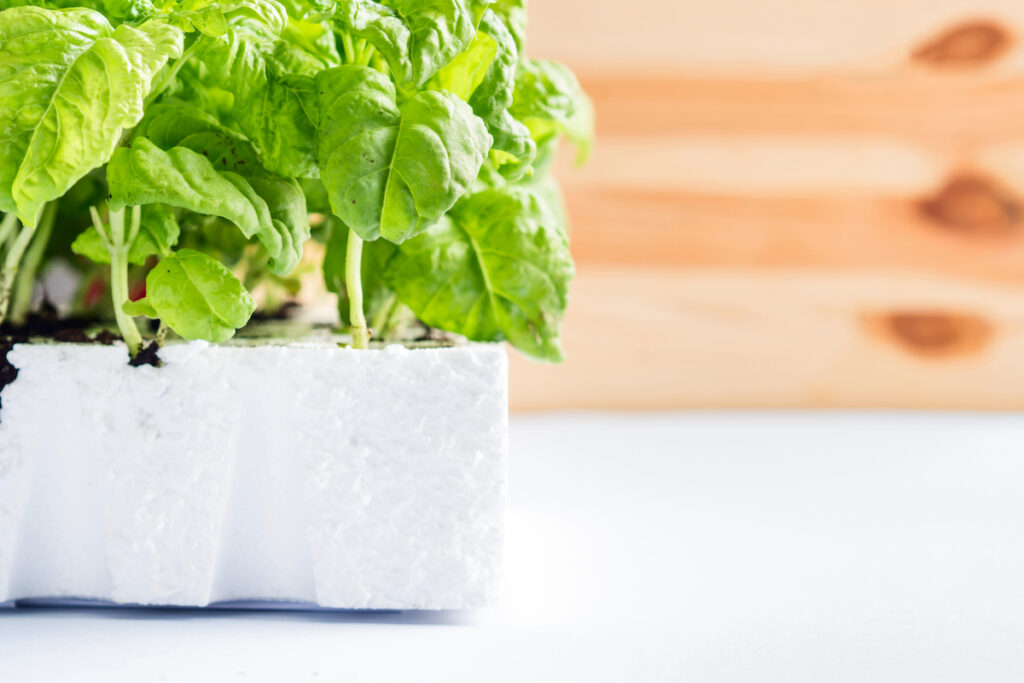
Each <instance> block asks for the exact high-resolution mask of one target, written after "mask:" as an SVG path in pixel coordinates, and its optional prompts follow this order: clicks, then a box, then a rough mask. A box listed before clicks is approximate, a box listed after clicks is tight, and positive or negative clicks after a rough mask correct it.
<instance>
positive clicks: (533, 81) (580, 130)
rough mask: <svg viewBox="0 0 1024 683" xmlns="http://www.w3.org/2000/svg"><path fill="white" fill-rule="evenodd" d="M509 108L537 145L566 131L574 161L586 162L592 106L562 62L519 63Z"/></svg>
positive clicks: (592, 119)
mask: <svg viewBox="0 0 1024 683" xmlns="http://www.w3.org/2000/svg"><path fill="white" fill-rule="evenodd" d="M509 111H510V113H511V114H512V115H513V116H514V117H515V118H516V119H518V120H520V121H522V122H523V123H525V124H526V126H527V128H529V129H530V133H531V134H532V136H533V139H534V140H535V141H536V143H537V145H538V147H541V146H543V145H544V144H546V143H547V142H549V141H551V140H552V139H555V138H557V137H558V136H559V135H561V134H562V133H566V134H568V135H569V137H570V139H572V141H573V143H574V144H575V145H576V147H577V150H578V155H577V156H578V158H577V161H578V162H580V163H582V162H583V161H586V158H587V156H589V153H590V148H591V145H592V143H593V138H594V111H593V105H592V104H591V103H590V99H589V98H588V97H587V95H586V93H584V92H583V89H582V88H581V87H580V84H579V81H577V80H576V76H575V75H573V73H572V71H570V70H569V69H568V68H567V67H566V66H565V65H563V64H559V63H558V62H552V61H549V60H536V59H531V60H526V61H524V62H521V63H520V64H519V69H518V73H517V74H516V84H515V93H514V95H513V101H512V106H511V107H510V109H509Z"/></svg>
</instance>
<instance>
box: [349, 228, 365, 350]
mask: <svg viewBox="0 0 1024 683" xmlns="http://www.w3.org/2000/svg"><path fill="white" fill-rule="evenodd" d="M362 263H363V240H361V239H359V235H357V234H356V231H355V230H353V229H351V228H349V231H348V246H347V248H346V250H345V291H347V292H348V316H349V327H350V328H351V329H352V346H354V347H355V348H357V349H365V348H368V347H369V345H370V331H369V330H368V329H367V328H366V316H365V315H364V314H363V278H362V273H361V266H362Z"/></svg>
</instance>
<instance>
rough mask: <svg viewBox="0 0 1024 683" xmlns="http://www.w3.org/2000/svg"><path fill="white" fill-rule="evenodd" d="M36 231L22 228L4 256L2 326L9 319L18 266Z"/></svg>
mask: <svg viewBox="0 0 1024 683" xmlns="http://www.w3.org/2000/svg"><path fill="white" fill-rule="evenodd" d="M33 232H34V230H33V229H32V228H30V227H28V226H24V225H23V226H21V230H20V231H19V232H18V234H17V236H16V237H15V238H14V241H13V242H11V245H10V247H9V249H8V250H7V254H6V255H5V256H4V264H3V268H0V325H2V324H3V322H4V320H6V319H7V307H8V306H9V305H10V303H11V289H13V287H14V277H15V276H16V275H17V274H18V265H19V264H20V263H21V257H22V256H23V255H24V253H25V249H27V248H28V243H29V242H31V241H32V233H33Z"/></svg>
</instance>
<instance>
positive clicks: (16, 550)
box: [0, 343, 508, 609]
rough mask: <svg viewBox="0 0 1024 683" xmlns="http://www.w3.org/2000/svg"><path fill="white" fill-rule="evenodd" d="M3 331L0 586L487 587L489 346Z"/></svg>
mask: <svg viewBox="0 0 1024 683" xmlns="http://www.w3.org/2000/svg"><path fill="white" fill-rule="evenodd" d="M161 356H162V357H163V358H164V360H165V361H166V365H165V367H163V368H159V369H156V368H150V367H142V368H130V367H128V366H127V364H126V363H125V355H124V349H123V347H102V346H84V345H83V346H76V345H19V346H16V347H15V349H14V350H13V351H12V352H11V353H10V355H9V357H10V359H11V361H12V362H13V363H14V364H15V366H17V367H18V368H20V373H19V376H18V379H17V380H16V381H15V382H14V383H13V384H10V385H8V386H7V387H6V388H5V389H4V390H3V409H2V412H0V603H2V602H4V601H7V600H15V599H23V598H65V597H75V598H85V599H100V600H113V601H115V602H119V603H138V604H159V605H197V606H201V605H206V604H209V603H211V602H221V601H235V600H286V601H297V602H308V603H315V604H318V605H321V606H324V607H339V608H357V609H419V608H422V609H454V608H468V607H475V606H481V605H484V604H488V603H490V602H493V600H494V599H495V597H496V593H497V588H498V583H499V579H500V566H501V549H502V533H503V517H504V498H505V477H506V453H507V431H508V422H507V360H506V357H505V351H504V349H503V348H502V347H500V346H491V345H472V346H467V347H460V348H454V349H429V350H415V351H411V350H407V349H403V348H399V347H392V348H388V349H385V350H383V351H352V350H348V349H340V348H337V347H334V346H330V345H316V344H310V345H295V346H266V347H258V348H253V347H241V346H238V347H234V346H210V345H207V344H203V343H193V344H188V345H184V344H183V345H177V346H170V347H167V348H166V349H164V350H163V351H161Z"/></svg>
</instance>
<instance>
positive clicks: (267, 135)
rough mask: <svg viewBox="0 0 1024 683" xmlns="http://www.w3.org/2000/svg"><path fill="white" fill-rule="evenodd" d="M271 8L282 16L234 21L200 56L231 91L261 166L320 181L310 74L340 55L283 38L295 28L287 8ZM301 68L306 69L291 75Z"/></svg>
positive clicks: (319, 45) (241, 125)
mask: <svg viewBox="0 0 1024 683" xmlns="http://www.w3.org/2000/svg"><path fill="white" fill-rule="evenodd" d="M273 4H274V5H276V6H277V8H279V12H280V14H278V12H268V13H266V14H267V16H263V15H260V16H258V17H253V16H250V15H241V16H235V17H232V20H231V23H230V25H229V28H228V32H227V33H226V34H225V35H224V36H222V37H220V38H217V39H215V40H214V39H211V40H210V41H208V43H207V45H206V46H205V48H204V50H203V51H202V53H201V54H202V56H203V59H204V63H205V64H206V65H207V66H208V68H209V69H210V70H211V72H212V73H213V74H214V75H215V76H216V78H217V80H218V81H219V82H220V83H221V84H222V86H223V87H225V88H226V89H228V90H229V91H231V92H232V93H233V95H234V105H233V113H234V117H235V120H236V121H237V122H238V126H239V128H240V129H241V130H242V132H244V133H245V135H246V136H247V137H248V138H249V140H251V141H252V143H253V144H254V145H255V146H256V148H257V150H258V151H259V155H260V159H261V161H262V163H263V165H264V166H265V167H266V168H267V169H268V170H270V171H273V172H274V173H277V174H279V175H283V176H287V177H296V178H310V177H316V175H317V173H318V170H317V166H316V122H317V121H318V119H319V114H318V113H317V111H316V107H317V103H318V99H317V94H316V86H315V84H314V81H313V78H312V74H315V73H316V72H318V71H320V70H322V69H323V68H324V67H325V66H327V65H328V64H330V63H332V60H333V59H336V57H332V56H331V54H330V52H329V50H328V48H327V47H326V46H325V45H323V44H322V43H317V42H316V41H315V40H314V42H313V43H312V45H313V46H314V47H315V52H306V51H305V50H303V48H302V47H301V44H300V43H299V42H295V41H293V40H291V39H285V40H282V38H281V34H282V31H285V29H286V28H287V27H289V26H291V25H292V24H290V23H289V22H288V18H287V15H286V14H285V13H284V8H283V7H281V6H280V5H279V4H277V3H273ZM295 30H299V29H295ZM336 54H337V53H336V51H335V52H334V55H336ZM275 55H276V56H275ZM333 63H336V62H333ZM299 68H303V69H305V70H306V71H305V72H304V73H292V72H290V71H289V69H299Z"/></svg>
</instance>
